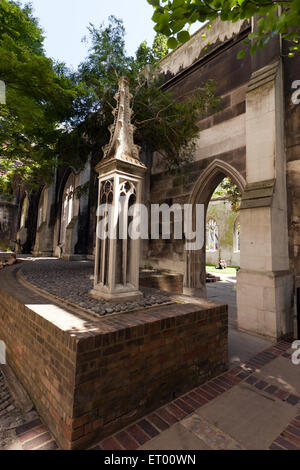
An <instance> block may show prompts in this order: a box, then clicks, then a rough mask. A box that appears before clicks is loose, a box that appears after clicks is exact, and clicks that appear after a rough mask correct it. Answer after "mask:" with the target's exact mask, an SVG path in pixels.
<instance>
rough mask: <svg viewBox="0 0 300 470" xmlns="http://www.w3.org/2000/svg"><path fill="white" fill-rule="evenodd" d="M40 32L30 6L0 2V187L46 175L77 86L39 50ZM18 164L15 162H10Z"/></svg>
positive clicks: (34, 181) (7, 188)
mask: <svg viewBox="0 0 300 470" xmlns="http://www.w3.org/2000/svg"><path fill="white" fill-rule="evenodd" d="M43 41H44V37H43V34H42V31H41V29H40V27H39V26H38V21H37V20H36V19H35V18H34V17H33V15H32V10H31V7H30V6H26V7H24V8H22V7H21V6H20V5H19V4H18V3H17V2H13V1H8V0H2V1H1V2H0V79H1V80H3V81H4V82H5V85H6V105H0V148H1V162H0V166H1V169H2V170H5V171H7V174H6V176H5V177H3V178H0V186H1V190H2V191H4V190H5V191H6V192H7V191H11V190H12V182H13V180H14V182H16V181H19V180H20V179H21V180H22V182H23V183H24V184H25V185H26V184H27V183H28V184H29V183H30V184H31V185H39V184H40V181H41V178H43V179H44V180H47V179H49V177H50V176H51V175H52V174H53V168H54V166H55V165H56V162H57V155H56V154H55V152H54V148H55V145H56V143H57V141H58V139H59V138H60V137H61V135H63V134H64V133H65V132H66V130H65V129H64V128H63V126H62V125H59V124H60V123H64V122H65V121H66V120H68V119H69V118H70V116H71V115H72V113H73V101H74V99H75V98H76V96H77V95H78V93H79V89H80V87H78V86H77V85H76V84H74V83H73V81H72V80H71V79H70V78H69V77H68V76H67V75H66V73H65V70H64V66H63V65H62V64H54V63H53V62H52V61H51V60H50V59H48V58H47V57H46V56H45V55H44V49H43ZM15 161H17V162H18V163H19V164H18V165H17V166H16V165H15V164H14V162H15Z"/></svg>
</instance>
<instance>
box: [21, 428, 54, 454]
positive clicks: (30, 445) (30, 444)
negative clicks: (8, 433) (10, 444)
mask: <svg viewBox="0 0 300 470" xmlns="http://www.w3.org/2000/svg"><path fill="white" fill-rule="evenodd" d="M51 439H52V437H51V435H50V434H49V433H48V432H46V433H44V434H41V435H40V436H38V437H35V438H34V439H31V440H30V441H27V442H25V443H24V444H23V445H22V448H23V450H34V449H36V448H37V447H39V446H41V445H42V444H44V443H45V442H48V441H50V440H51Z"/></svg>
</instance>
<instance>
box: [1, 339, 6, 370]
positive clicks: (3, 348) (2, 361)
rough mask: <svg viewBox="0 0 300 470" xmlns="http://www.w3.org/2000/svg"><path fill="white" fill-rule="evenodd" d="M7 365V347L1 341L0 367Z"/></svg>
mask: <svg viewBox="0 0 300 470" xmlns="http://www.w3.org/2000/svg"><path fill="white" fill-rule="evenodd" d="M5 364H6V346H5V343H4V341H1V340H0V365H5Z"/></svg>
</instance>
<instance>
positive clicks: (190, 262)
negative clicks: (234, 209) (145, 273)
mask: <svg viewBox="0 0 300 470" xmlns="http://www.w3.org/2000/svg"><path fill="white" fill-rule="evenodd" d="M226 177H228V178H230V179H231V180H232V181H233V182H234V183H235V184H236V185H237V187H238V188H239V190H240V191H241V193H243V192H244V189H245V187H246V180H245V179H244V177H243V176H242V175H241V174H240V173H239V171H238V170H236V168H234V167H233V166H232V165H230V164H229V163H226V162H224V161H222V160H219V159H217V158H216V159H215V160H214V161H213V162H211V163H210V164H209V165H208V166H207V167H206V169H205V170H204V171H203V172H202V173H201V175H200V176H199V178H198V180H197V182H196V184H195V187H194V189H193V191H192V194H191V196H190V198H189V204H191V205H192V206H193V207H195V205H196V204H204V205H205V217H206V210H207V206H208V203H209V200H210V198H211V196H212V194H213V192H214V190H215V189H216V187H217V186H218V185H219V184H220V183H221V181H222V180H223V179H224V178H226ZM194 215H195V211H194V210H193V219H194ZM194 226H195V223H194ZM205 251H206V250H205V244H204V246H203V248H202V249H201V250H198V251H187V252H186V272H185V280H184V285H185V287H184V292H185V293H186V294H192V295H196V296H197V295H198V296H201V297H206V270H205V258H206V253H205Z"/></svg>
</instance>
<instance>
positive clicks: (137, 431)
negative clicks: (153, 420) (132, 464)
mask: <svg viewBox="0 0 300 470" xmlns="http://www.w3.org/2000/svg"><path fill="white" fill-rule="evenodd" d="M126 431H127V432H128V433H129V434H130V435H131V436H132V437H134V439H135V440H136V441H137V442H138V443H139V444H140V445H141V446H142V445H143V444H145V443H146V442H147V441H149V439H150V437H149V436H147V434H145V433H144V431H142V429H141V428H140V427H139V426H137V425H136V424H134V425H133V426H130V427H129V428H127V429H126Z"/></svg>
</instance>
